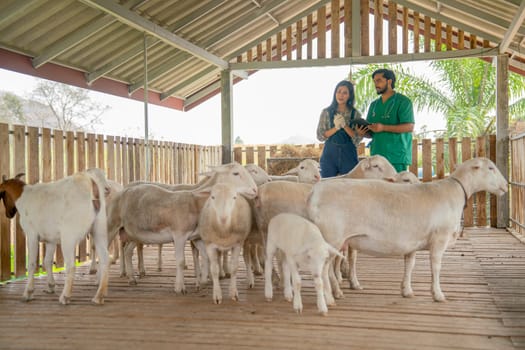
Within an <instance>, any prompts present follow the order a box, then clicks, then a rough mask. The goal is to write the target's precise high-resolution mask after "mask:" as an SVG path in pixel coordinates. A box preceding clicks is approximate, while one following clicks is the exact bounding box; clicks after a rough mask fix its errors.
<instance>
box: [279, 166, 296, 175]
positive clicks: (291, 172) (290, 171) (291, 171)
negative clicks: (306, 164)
mask: <svg viewBox="0 0 525 350" xmlns="http://www.w3.org/2000/svg"><path fill="white" fill-rule="evenodd" d="M298 173H299V168H298V167H295V168H293V169H290V170H288V171H287V172H285V173H284V174H283V175H297V174H298Z"/></svg>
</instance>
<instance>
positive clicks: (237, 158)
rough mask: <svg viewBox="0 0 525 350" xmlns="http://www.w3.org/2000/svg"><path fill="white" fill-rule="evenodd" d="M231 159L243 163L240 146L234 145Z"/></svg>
mask: <svg viewBox="0 0 525 350" xmlns="http://www.w3.org/2000/svg"><path fill="white" fill-rule="evenodd" d="M233 160H234V161H236V162H238V163H239V164H244V163H243V162H242V147H239V146H235V147H234V148H233Z"/></svg>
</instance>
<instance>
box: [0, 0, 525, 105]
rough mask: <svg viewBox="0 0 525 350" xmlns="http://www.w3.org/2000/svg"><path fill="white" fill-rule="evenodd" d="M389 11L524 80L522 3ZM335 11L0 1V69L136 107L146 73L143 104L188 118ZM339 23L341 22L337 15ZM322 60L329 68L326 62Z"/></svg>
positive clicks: (487, 1)
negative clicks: (229, 75)
mask: <svg viewBox="0 0 525 350" xmlns="http://www.w3.org/2000/svg"><path fill="white" fill-rule="evenodd" d="M353 1H358V0H353ZM360 1H361V3H365V4H367V6H369V8H370V13H372V14H373V13H375V5H376V4H381V5H382V6H381V8H383V9H386V10H387V9H388V5H389V1H388V0H371V1H369V0H360ZM396 4H397V6H398V7H397V8H398V11H399V9H402V8H407V9H408V14H409V16H411V18H412V19H413V18H414V13H416V14H418V15H421V16H427V17H430V18H431V19H432V21H433V22H432V23H434V24H435V23H436V22H435V21H440V22H442V23H446V24H448V25H450V26H451V27H452V28H453V31H454V33H456V34H457V32H458V30H461V31H465V32H468V33H469V34H470V35H475V36H477V37H479V38H482V39H483V40H485V42H486V43H488V44H489V45H490V46H491V47H496V48H499V51H500V52H504V53H506V54H508V55H509V57H510V59H509V64H510V68H511V69H512V70H514V71H516V72H518V73H521V74H523V75H525V25H524V19H525V0H441V1H435V0H420V1H415V0H398V1H396ZM337 5H339V7H340V8H341V9H343V8H345V7H351V6H352V1H351V0H340V1H338V0H322V1H320V0H171V1H168V0H120V1H117V0H23V1H21V0H2V1H0V68H5V69H9V70H13V71H17V72H21V73H24V74H30V75H33V76H37V77H41V78H46V79H51V80H56V81H60V82H64V83H67V84H71V85H75V86H80V87H85V88H89V89H93V90H98V91H102V92H107V93H111V94H115V95H118V96H123V97H130V98H134V99H137V100H144V90H145V86H144V81H145V79H144V78H145V75H146V76H147V82H148V84H147V86H146V89H147V92H148V100H149V102H150V103H155V104H159V105H163V106H166V107H170V108H175V109H178V110H188V109H190V108H192V107H194V106H195V105H197V104H198V103H201V102H202V101H205V100H206V99H207V98H209V96H211V95H213V94H216V93H218V92H219V91H220V90H219V89H220V84H219V82H220V77H221V71H223V70H225V69H229V68H230V67H232V65H235V64H237V63H239V62H241V61H242V62H248V63H247V64H246V70H235V71H234V74H235V79H236V80H238V79H244V78H247V77H248V75H249V74H251V73H253V72H254V71H255V69H263V68H264V67H263V66H262V65H261V63H260V62H259V65H258V66H257V65H255V64H254V65H253V68H250V64H249V63H250V62H251V61H252V60H253V61H263V59H262V57H258V58H257V59H255V58H253V57H252V55H253V56H261V53H262V51H259V48H261V47H263V48H266V51H268V48H270V49H269V51H270V52H269V55H268V54H267V53H264V55H265V57H266V60H268V61H273V60H276V59H277V60H278V61H279V60H281V58H282V57H285V58H286V54H287V53H285V52H281V50H280V48H279V50H277V45H276V43H277V38H278V35H279V38H280V35H282V33H284V35H283V38H285V37H286V36H287V35H290V33H291V35H292V37H293V38H296V37H297V32H296V31H297V23H298V22H301V30H302V31H303V32H305V33H306V32H307V31H308V27H311V28H314V29H313V32H312V33H313V36H314V37H315V36H316V35H317V28H318V26H317V24H318V22H319V21H318V19H319V14H320V13H321V14H323V15H325V16H326V17H325V18H326V20H322V21H321V22H320V23H321V24H325V26H326V28H328V29H329V28H330V23H331V21H330V16H331V13H332V11H331V8H332V6H337ZM323 8H324V10H322V9H323ZM320 9H321V11H322V12H320V11H319V10H320ZM386 10H385V11H386ZM385 11H380V12H383V13H386V12H385ZM399 12H400V15H399V16H402V11H399ZM339 16H340V18H341V21H343V10H341V12H340V15H339ZM383 16H386V14H384V15H383ZM334 18H335V17H334ZM385 18H386V17H385ZM421 18H423V17H421ZM418 22H419V21H418ZM370 25H371V26H372V25H373V23H372V21H371V23H370ZM420 25H421V27H422V29H421V30H423V22H422V23H421V24H420ZM352 26H353V24H352ZM414 27H415V25H414V23H413V22H412V26H411V30H412V29H413V28H414ZM289 28H290V29H289ZM287 29H288V30H291V31H292V32H288V33H287ZM359 29H360V28H353V29H352V30H354V31H356V30H359ZM304 36H306V34H304ZM261 44H262V45H264V46H262V45H261ZM296 47H297V44H296V43H294V46H293V49H294V50H295V49H296ZM252 48H253V50H252ZM268 57H269V58H270V59H268ZM283 60H284V59H283ZM287 61H290V57H288V59H287ZM336 61H337V60H336V59H335V58H334V60H333V62H334V64H336ZM322 62H323V63H322V64H323V65H330V64H331V60H330V59H325V60H323V61H322ZM288 63H289V65H288V66H293V64H294V63H293V62H288ZM309 64H312V65H315V64H316V57H311V58H310V57H308V58H304V59H302V60H301V62H300V63H297V66H308V65H309ZM317 64H319V63H317ZM337 64H341V60H338V61H337ZM345 64H348V62H346V63H345ZM145 72H147V73H145ZM7 83H8V82H2V84H7ZM0 87H1V85H0Z"/></svg>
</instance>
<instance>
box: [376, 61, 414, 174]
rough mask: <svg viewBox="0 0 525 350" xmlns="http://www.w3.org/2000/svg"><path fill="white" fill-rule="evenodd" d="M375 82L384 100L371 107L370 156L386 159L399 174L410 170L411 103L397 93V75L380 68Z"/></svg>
mask: <svg viewBox="0 0 525 350" xmlns="http://www.w3.org/2000/svg"><path fill="white" fill-rule="evenodd" d="M372 79H373V80H374V84H375V87H376V91H377V94H378V95H381V97H379V98H378V99H377V100H374V101H373V102H372V103H371V104H370V108H369V109H368V115H367V117H366V120H367V121H368V122H369V123H370V125H369V126H368V129H369V130H371V131H373V136H372V142H371V143H370V155H376V154H379V155H381V156H383V157H385V158H386V159H388V161H389V162H390V163H392V165H393V166H394V168H396V170H397V171H398V172H400V171H403V170H407V167H408V166H409V165H410V164H412V131H413V130H414V110H413V108H412V101H410V99H409V98H408V97H406V96H405V95H402V94H400V93H399V92H396V91H395V90H394V88H395V84H396V76H395V74H394V72H392V71H391V70H389V69H378V70H376V71H375V72H374V73H372Z"/></svg>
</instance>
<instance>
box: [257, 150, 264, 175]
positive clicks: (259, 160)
mask: <svg viewBox="0 0 525 350" xmlns="http://www.w3.org/2000/svg"><path fill="white" fill-rule="evenodd" d="M257 165H258V166H260V167H261V168H263V169H264V170H266V146H265V145H259V146H257Z"/></svg>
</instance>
